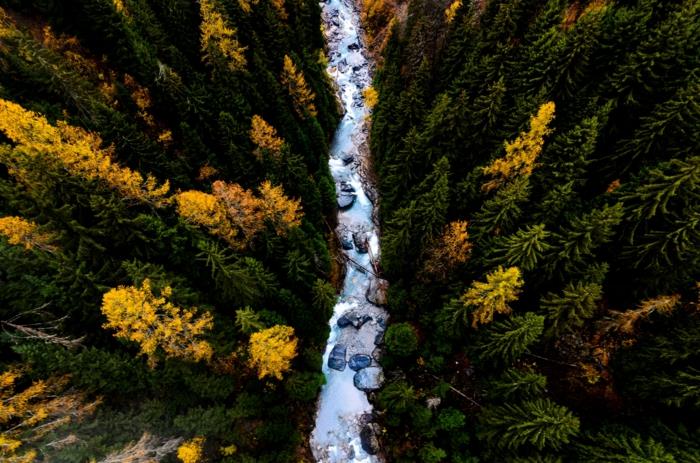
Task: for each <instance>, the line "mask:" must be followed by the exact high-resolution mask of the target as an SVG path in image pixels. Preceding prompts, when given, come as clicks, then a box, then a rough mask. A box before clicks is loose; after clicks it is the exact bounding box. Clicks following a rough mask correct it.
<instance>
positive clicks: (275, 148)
mask: <svg viewBox="0 0 700 463" xmlns="http://www.w3.org/2000/svg"><path fill="white" fill-rule="evenodd" d="M249 134H250V140H251V141H252V142H253V144H254V145H255V146H257V148H258V149H256V150H255V156H256V157H257V158H258V160H260V159H262V152H261V150H267V151H269V152H270V153H271V154H272V155H273V156H275V157H278V156H279V154H280V151H281V150H282V146H284V140H283V139H282V138H280V137H278V136H277V130H275V128H274V127H273V126H271V125H270V124H268V123H267V122H265V119H263V118H262V117H260V116H258V115H257V114H256V115H255V116H253V119H252V120H251V122H250V132H249Z"/></svg>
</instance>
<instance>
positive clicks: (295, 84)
mask: <svg viewBox="0 0 700 463" xmlns="http://www.w3.org/2000/svg"><path fill="white" fill-rule="evenodd" d="M282 85H284V86H285V87H287V90H288V91H289V95H290V96H291V97H292V102H293V103H294V109H295V110H296V112H297V114H299V116H300V117H304V116H305V114H306V113H308V114H310V115H311V116H316V114H317V113H316V105H315V104H314V99H315V98H316V95H315V94H314V92H312V91H311V89H310V88H309V85H308V84H307V83H306V79H305V78H304V74H303V73H302V72H301V71H298V70H297V67H296V66H295V65H294V61H292V58H290V57H289V56H288V55H284V66H283V68H282Z"/></svg>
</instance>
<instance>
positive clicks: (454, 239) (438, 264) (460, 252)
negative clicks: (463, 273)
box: [424, 220, 472, 278]
mask: <svg viewBox="0 0 700 463" xmlns="http://www.w3.org/2000/svg"><path fill="white" fill-rule="evenodd" d="M468 226H469V223H468V222H467V221H466V220H455V221H453V222H450V223H449V224H447V225H446V226H445V230H444V231H443V232H442V235H441V236H440V238H439V239H438V240H436V241H435V242H434V243H433V244H432V245H431V246H430V248H429V249H428V251H427V254H428V255H427V258H426V259H425V266H424V268H425V271H426V272H428V273H429V274H432V275H437V276H439V277H441V278H444V277H446V276H447V275H448V274H449V273H450V272H451V271H452V270H453V269H454V268H455V267H457V266H459V265H461V264H464V263H465V262H467V260H469V256H470V255H471V250H472V243H471V242H470V241H469V232H468V230H467V228H468Z"/></svg>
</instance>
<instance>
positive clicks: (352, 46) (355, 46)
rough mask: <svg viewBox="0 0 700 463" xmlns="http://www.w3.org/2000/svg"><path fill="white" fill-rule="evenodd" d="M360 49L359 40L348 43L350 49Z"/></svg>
mask: <svg viewBox="0 0 700 463" xmlns="http://www.w3.org/2000/svg"><path fill="white" fill-rule="evenodd" d="M359 49H360V44H359V43H357V42H355V43H351V44H350V45H348V50H351V51H357V50H359Z"/></svg>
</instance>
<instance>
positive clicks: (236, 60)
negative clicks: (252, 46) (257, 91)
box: [199, 0, 246, 71]
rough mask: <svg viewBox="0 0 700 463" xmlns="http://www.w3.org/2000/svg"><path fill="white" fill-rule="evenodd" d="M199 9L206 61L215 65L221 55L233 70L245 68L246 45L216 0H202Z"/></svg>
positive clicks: (202, 43)
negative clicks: (227, 21)
mask: <svg viewBox="0 0 700 463" xmlns="http://www.w3.org/2000/svg"><path fill="white" fill-rule="evenodd" d="M199 10H200V14H201V16H202V24H201V26H200V27H201V45H202V52H203V53H204V55H203V60H204V62H206V63H208V64H211V65H213V64H214V63H215V62H216V60H217V59H218V58H219V57H221V58H223V60H224V62H225V63H226V65H227V66H228V68H229V69H230V70H231V71H238V70H241V69H243V68H244V67H245V65H246V59H245V50H246V47H243V46H241V44H240V43H239V42H238V39H237V38H236V29H233V28H231V27H229V26H228V25H227V24H226V20H225V19H224V16H223V15H222V14H221V13H220V12H219V11H218V9H217V7H216V4H215V0H200V1H199Z"/></svg>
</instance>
